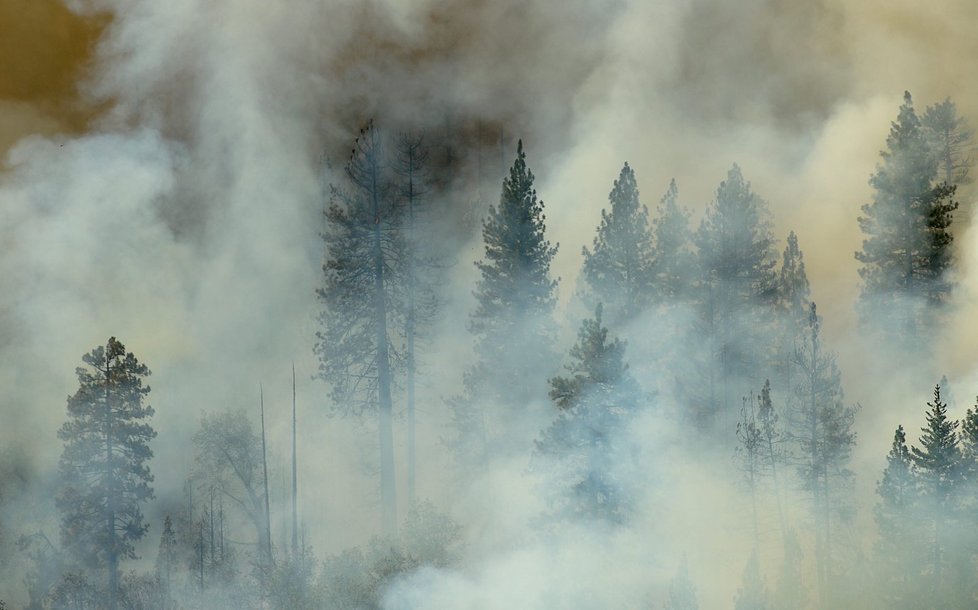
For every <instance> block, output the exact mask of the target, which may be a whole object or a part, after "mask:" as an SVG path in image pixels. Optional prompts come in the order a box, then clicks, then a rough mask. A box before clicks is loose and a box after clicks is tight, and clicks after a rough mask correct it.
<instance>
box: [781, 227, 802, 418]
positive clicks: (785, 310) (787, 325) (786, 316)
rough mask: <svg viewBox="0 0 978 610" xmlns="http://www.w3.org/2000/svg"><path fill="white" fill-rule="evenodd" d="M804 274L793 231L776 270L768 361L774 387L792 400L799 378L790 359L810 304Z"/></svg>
mask: <svg viewBox="0 0 978 610" xmlns="http://www.w3.org/2000/svg"><path fill="white" fill-rule="evenodd" d="M810 299H811V296H810V286H809V283H808V274H807V273H806V272H805V260H804V254H803V253H802V251H801V247H800V246H799V245H798V236H797V235H795V232H794V231H791V232H790V233H788V242H787V245H786V246H785V248H784V253H783V255H782V257H781V268H780V269H779V270H778V299H777V300H778V311H777V331H776V332H775V334H774V336H775V338H776V347H775V350H774V353H773V357H774V361H773V362H772V364H773V367H774V370H775V371H776V372H777V373H778V375H777V377H775V384H776V387H777V388H778V390H779V391H780V392H783V394H784V395H785V396H786V397H787V398H788V400H793V399H794V396H795V393H796V387H795V386H796V385H797V383H798V382H799V379H797V377H796V376H795V366H794V365H793V363H792V361H793V359H794V355H795V352H796V350H797V349H798V346H799V345H800V344H802V343H804V342H805V335H806V333H807V331H808V313H809V308H810V305H811V300H810Z"/></svg>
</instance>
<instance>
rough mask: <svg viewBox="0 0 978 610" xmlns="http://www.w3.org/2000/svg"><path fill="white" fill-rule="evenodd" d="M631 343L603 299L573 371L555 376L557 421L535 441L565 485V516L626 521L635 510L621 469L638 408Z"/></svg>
mask: <svg viewBox="0 0 978 610" xmlns="http://www.w3.org/2000/svg"><path fill="white" fill-rule="evenodd" d="M624 354H625V342H624V341H621V340H620V339H609V338H608V329H607V328H606V327H605V326H604V323H603V320H602V307H601V305H600V304H599V305H598V307H597V309H596V311H595V314H594V318H591V319H587V320H584V322H583V323H582V324H581V328H580V330H579V331H578V335H577V343H576V344H575V345H574V347H572V348H571V350H570V357H571V363H570V364H568V365H567V366H566V370H567V372H568V373H569V374H570V375H569V376H566V377H555V378H553V379H551V380H550V397H551V399H552V400H553V401H554V403H555V405H556V407H557V418H556V419H555V420H554V422H553V423H552V424H551V425H550V427H549V428H547V429H546V430H544V431H543V433H542V434H541V436H540V438H539V439H538V440H537V441H536V450H537V453H538V455H540V456H542V457H545V458H547V461H546V468H547V470H548V471H549V470H550V469H551V468H554V469H555V470H556V471H557V472H558V473H559V474H558V478H560V479H563V483H564V488H563V489H561V490H560V495H559V496H558V497H557V498H555V499H553V500H552V503H553V504H554V509H555V512H556V513H557V514H558V515H559V516H562V517H570V518H585V519H597V520H603V521H607V522H610V523H622V522H624V521H625V520H626V519H627V518H628V515H629V513H630V512H631V508H632V506H631V504H632V503H631V500H630V493H629V490H628V488H627V487H626V484H625V482H624V481H623V480H622V478H623V477H621V476H620V474H619V473H621V472H622V471H625V470H627V468H628V465H629V459H628V456H627V455H626V454H625V453H624V452H623V451H621V449H620V443H621V441H620V439H619V436H620V435H621V434H622V432H623V428H624V425H625V423H626V422H627V421H628V419H629V417H630V416H631V415H633V414H634V412H635V410H636V409H637V408H638V406H639V399H640V391H639V388H638V384H636V383H635V380H634V379H633V378H632V376H631V375H630V374H629V372H628V365H627V364H626V363H625V359H624Z"/></svg>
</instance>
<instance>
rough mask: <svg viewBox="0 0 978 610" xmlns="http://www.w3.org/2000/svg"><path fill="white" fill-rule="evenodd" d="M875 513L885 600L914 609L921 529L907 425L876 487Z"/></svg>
mask: <svg viewBox="0 0 978 610" xmlns="http://www.w3.org/2000/svg"><path fill="white" fill-rule="evenodd" d="M876 493H877V494H878V495H879V503H878V504H877V505H876V508H875V510H874V513H875V518H876V526H877V528H878V529H879V538H878V539H877V541H876V548H875V551H876V558H877V566H878V573H879V577H880V590H881V593H882V597H883V598H884V599H885V600H886V602H887V603H888V604H890V605H891V607H894V608H914V607H916V597H915V596H916V595H917V593H918V590H919V586H920V582H919V578H918V575H919V562H920V557H919V556H918V553H919V549H920V548H921V542H922V541H921V539H920V534H921V532H920V528H919V526H918V525H917V519H916V515H915V512H916V510H917V494H918V490H917V480H916V478H915V473H914V471H913V460H912V458H911V454H910V449H909V448H908V447H907V436H906V433H905V432H904V431H903V426H898V427H897V429H896V432H895V433H894V435H893V445H892V447H891V448H890V452H889V453H888V454H887V456H886V469H885V470H884V471H883V478H882V479H880V480H879V481H878V482H877V484H876Z"/></svg>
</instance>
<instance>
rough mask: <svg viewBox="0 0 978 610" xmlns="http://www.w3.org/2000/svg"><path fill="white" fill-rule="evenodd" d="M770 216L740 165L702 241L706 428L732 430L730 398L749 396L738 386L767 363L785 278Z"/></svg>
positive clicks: (701, 405)
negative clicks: (721, 425)
mask: <svg viewBox="0 0 978 610" xmlns="http://www.w3.org/2000/svg"><path fill="white" fill-rule="evenodd" d="M767 216H768V212H767V207H766V204H765V203H764V201H763V200H761V199H760V198H759V197H758V196H757V195H755V194H754V193H753V191H752V190H751V188H750V184H749V183H748V182H747V181H745V180H744V177H743V174H742V173H741V171H740V168H739V167H738V166H737V165H734V166H733V168H732V169H731V170H730V171H729V172H728V173H727V179H726V180H725V181H723V182H721V183H720V186H719V188H718V189H717V194H716V199H715V200H714V201H713V203H711V204H710V206H709V208H708V209H707V212H706V218H705V219H704V220H703V221H702V222H701V223H700V227H699V229H698V231H697V232H696V235H695V237H694V243H695V244H696V247H697V258H698V266H699V269H700V279H701V285H700V286H699V287H698V297H697V299H696V300H697V303H696V304H697V308H698V310H699V322H698V324H699V326H698V328H697V329H696V331H697V332H698V334H699V335H700V337H699V338H697V341H696V342H697V343H698V344H700V345H702V346H704V350H705V353H704V354H703V355H702V357H701V361H702V362H701V373H702V377H703V379H702V380H701V382H700V383H699V384H698V385H700V386H702V387H703V388H704V389H705V390H704V392H703V396H701V397H699V398H697V399H695V402H696V403H697V404H696V405H694V407H695V408H696V411H697V413H696V415H697V419H698V420H699V423H700V425H705V424H708V423H709V422H710V421H711V420H712V419H714V418H715V417H716V416H718V415H720V416H721V417H722V418H724V419H725V421H727V422H728V423H731V424H732V420H733V418H734V417H735V412H733V410H732V409H729V408H727V406H728V403H729V397H730V396H736V395H743V394H744V393H746V389H747V388H737V387H734V385H735V383H738V381H737V380H740V379H749V378H750V377H751V376H752V375H756V370H757V369H758V368H759V367H758V366H757V365H759V364H761V363H763V362H764V361H765V360H767V357H766V354H765V348H764V345H765V342H764V341H762V337H763V333H762V330H761V329H762V327H763V324H762V322H763V320H764V319H765V317H764V315H763V312H764V309H765V308H768V307H771V306H773V304H774V297H775V296H776V278H777V276H776V274H775V271H774V266H775V262H776V261H775V256H774V250H773V246H774V239H773V237H772V236H771V230H770V221H769V219H768V217H767ZM757 381H759V380H757ZM728 429H729V428H728Z"/></svg>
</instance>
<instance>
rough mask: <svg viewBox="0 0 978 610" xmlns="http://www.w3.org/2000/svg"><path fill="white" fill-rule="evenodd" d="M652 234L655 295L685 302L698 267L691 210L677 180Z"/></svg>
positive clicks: (658, 211) (661, 300) (661, 204)
mask: <svg viewBox="0 0 978 610" xmlns="http://www.w3.org/2000/svg"><path fill="white" fill-rule="evenodd" d="M652 234H653V242H654V244H655V262H654V264H653V265H652V290H651V294H652V298H653V299H655V300H656V302H659V303H667V304H669V303H672V304H675V303H681V302H685V301H686V300H687V299H689V297H690V293H689V285H690V282H691V281H692V278H693V277H694V276H695V274H696V269H695V259H694V257H693V252H692V241H693V235H692V233H691V232H690V229H689V211H688V210H686V209H685V208H683V207H681V206H680V205H679V188H678V187H677V186H676V181H675V180H671V181H670V182H669V189H668V190H667V191H666V193H665V195H663V196H662V200H661V201H660V202H659V207H658V208H656V215H655V219H654V220H653V221H652Z"/></svg>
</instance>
